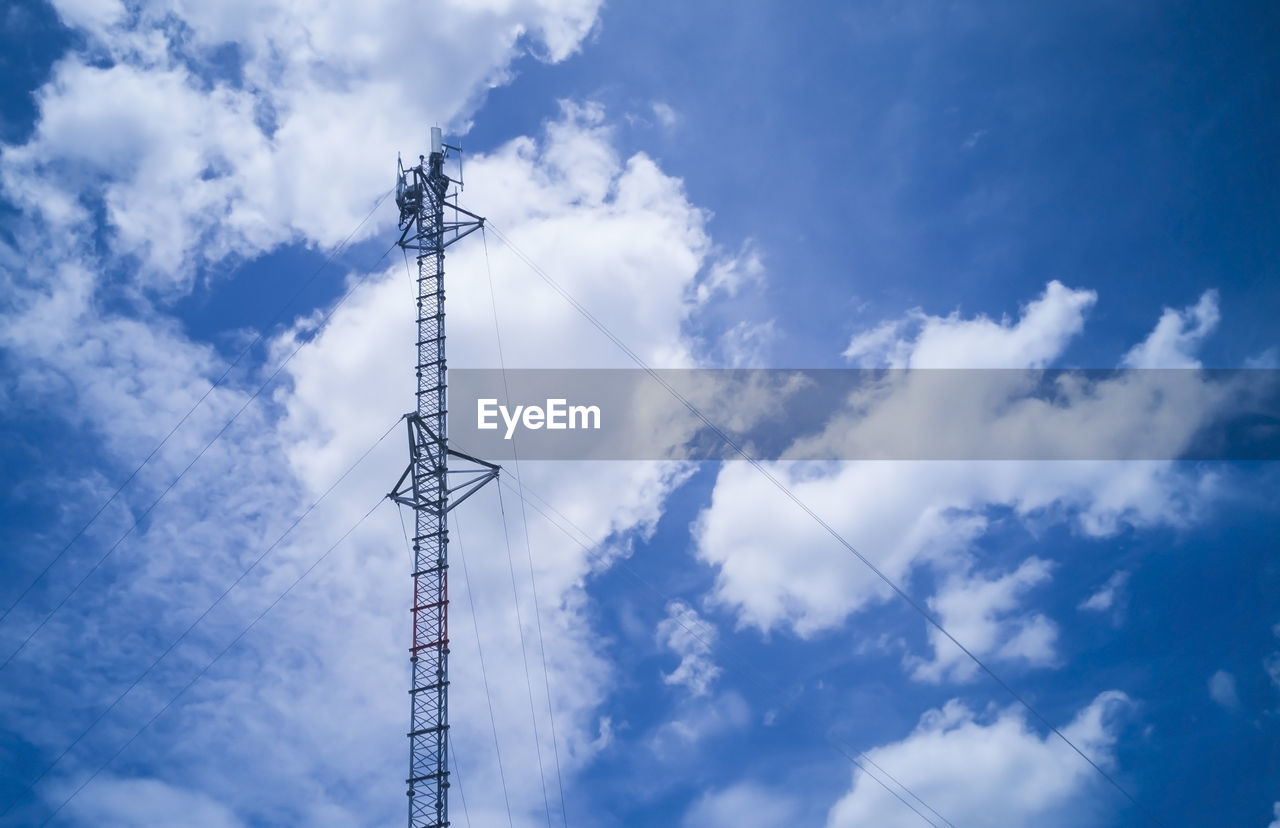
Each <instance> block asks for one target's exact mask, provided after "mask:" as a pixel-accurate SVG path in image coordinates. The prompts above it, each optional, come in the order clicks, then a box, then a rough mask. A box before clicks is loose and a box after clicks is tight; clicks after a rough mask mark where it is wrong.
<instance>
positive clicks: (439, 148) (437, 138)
mask: <svg viewBox="0 0 1280 828" xmlns="http://www.w3.org/2000/svg"><path fill="white" fill-rule="evenodd" d="M431 152H432V153H438V152H444V136H443V135H442V134H441V133H440V127H432V128H431Z"/></svg>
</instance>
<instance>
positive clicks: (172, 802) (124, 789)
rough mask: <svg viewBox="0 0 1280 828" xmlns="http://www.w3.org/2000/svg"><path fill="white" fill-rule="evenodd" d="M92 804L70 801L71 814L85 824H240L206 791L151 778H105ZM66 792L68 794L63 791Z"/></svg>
mask: <svg viewBox="0 0 1280 828" xmlns="http://www.w3.org/2000/svg"><path fill="white" fill-rule="evenodd" d="M97 785H98V790H97V792H96V795H95V797H94V800H93V803H92V805H90V804H89V802H88V801H86V800H73V802H72V804H71V805H70V806H69V807H68V810H69V811H70V815H71V816H73V817H76V818H78V819H79V820H80V821H82V822H83V823H84V824H86V825H92V824H104V823H105V824H109V825H118V826H120V828H148V827H149V826H152V825H187V826H191V828H238V826H240V825H243V824H244V823H243V822H241V821H240V820H239V819H237V818H236V816H235V814H234V813H232V811H231V809H229V808H227V807H225V806H224V805H222V804H220V803H219V802H217V801H216V800H215V799H213V798H212V797H210V796H207V795H205V794H202V793H199V792H196V791H191V790H184V789H182V788H178V787H175V786H173V785H167V784H165V783H163V782H159V781H157V780H154V779H122V778H119V777H104V778H103V779H102V780H101V781H99V782H98V783H97ZM66 793H69V791H68V792H66Z"/></svg>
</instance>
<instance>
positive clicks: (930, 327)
mask: <svg viewBox="0 0 1280 828" xmlns="http://www.w3.org/2000/svg"><path fill="white" fill-rule="evenodd" d="M1097 299H1098V295H1097V294H1096V293H1095V292H1094V291H1091V290H1073V289H1071V288H1068V287H1066V286H1065V285H1063V284H1062V283H1061V282H1058V281H1052V282H1049V284H1048V285H1047V286H1046V287H1045V290H1044V293H1043V294H1042V295H1041V296H1040V297H1039V298H1037V299H1035V300H1034V301H1032V302H1030V303H1028V304H1027V305H1026V306H1025V307H1024V308H1023V309H1022V315H1021V317H1020V318H1019V319H1018V320H1017V321H1016V322H1014V321H1011V320H1010V319H1008V318H1003V319H1001V320H1000V321H999V322H996V321H994V320H992V319H990V318H988V317H986V316H981V315H979V316H976V317H974V318H972V319H965V318H962V317H961V316H960V313H959V312H958V311H956V312H954V313H952V314H950V315H949V316H945V317H943V316H931V315H929V314H926V313H924V312H923V311H920V310H915V311H912V312H911V313H909V314H907V316H906V317H905V318H904V319H901V320H897V321H892V322H886V323H884V324H882V325H879V326H877V327H876V328H873V329H872V330H870V331H867V332H865V333H861V334H857V335H855V336H854V337H853V339H852V340H851V341H850V342H849V347H847V348H846V349H845V351H844V357H845V359H847V360H849V361H850V362H852V363H854V364H855V365H859V366H863V367H879V366H882V365H887V366H889V367H891V368H1040V367H1043V366H1045V365H1048V364H1049V363H1050V362H1051V361H1052V360H1053V359H1054V358H1056V357H1058V356H1059V355H1060V354H1061V353H1062V351H1063V349H1064V348H1065V347H1066V345H1067V343H1068V342H1069V341H1070V340H1071V338H1072V337H1074V336H1076V335H1077V334H1079V333H1080V331H1081V330H1083V329H1084V318H1085V314H1086V313H1087V312H1088V311H1089V309H1090V308H1092V307H1093V305H1094V303H1095V302H1096V301H1097Z"/></svg>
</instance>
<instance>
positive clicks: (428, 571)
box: [390, 129, 498, 828]
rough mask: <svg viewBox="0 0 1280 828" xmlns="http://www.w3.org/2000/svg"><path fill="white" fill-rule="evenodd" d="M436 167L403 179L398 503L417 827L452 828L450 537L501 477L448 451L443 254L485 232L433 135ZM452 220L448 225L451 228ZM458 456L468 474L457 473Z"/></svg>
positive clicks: (399, 192)
mask: <svg viewBox="0 0 1280 828" xmlns="http://www.w3.org/2000/svg"><path fill="white" fill-rule="evenodd" d="M431 139H432V140H431V143H432V147H431V149H432V151H431V155H430V157H429V158H426V159H423V158H422V156H419V163H418V165H417V166H416V167H412V168H410V169H407V170H406V169H405V168H404V167H403V165H401V166H400V167H399V170H398V180H397V182H396V203H397V204H398V205H399V207H400V228H401V230H402V232H401V234H400V240H399V244H400V246H401V248H403V249H404V250H405V251H406V252H407V251H410V250H412V251H414V252H415V255H416V258H417V262H418V276H417V280H418V295H417V310H418V343H417V345H418V363H417V380H418V382H417V408H416V410H415V411H414V412H413V413H412V414H409V415H408V416H407V418H406V419H407V421H408V433H409V465H408V468H406V469H405V472H404V474H402V475H401V476H400V480H399V481H398V482H397V483H396V485H395V488H394V489H393V490H392V492H391V494H390V497H391V499H393V500H395V501H396V502H397V503H400V504H403V505H405V506H408V507H410V508H412V509H413V511H414V515H415V520H414V534H413V606H412V613H413V644H412V646H411V648H410V650H409V662H410V665H411V667H412V673H413V677H412V684H411V686H410V688H409V699H410V725H409V734H408V735H409V776H408V779H407V780H406V781H407V783H408V794H409V825H410V828H416V827H417V826H431V827H432V828H441V827H442V826H445V825H448V824H449V797H448V792H449V614H448V609H449V562H448V542H449V533H448V528H447V526H446V523H445V520H446V517H447V515H448V512H449V510H450V509H451V508H453V506H456V505H457V504H458V503H461V502H462V501H463V500H465V499H466V498H467V497H468V496H470V495H471V493H473V492H474V491H476V490H477V489H479V488H480V487H481V486H483V485H484V484H485V483H487V482H489V481H490V480H493V479H494V478H495V477H497V475H498V467H497V466H495V465H493V464H491V463H485V462H483V461H481V460H477V459H475V458H473V457H468V456H467V455H464V454H462V453H460V452H454V451H451V450H450V449H449V446H448V437H447V431H446V423H445V414H446V411H447V373H446V369H445V326H444V251H445V248H446V247H448V246H449V245H450V244H452V243H453V242H455V241H457V240H458V239H461V238H462V237H463V236H466V235H468V234H470V233H472V232H474V231H475V230H477V229H479V228H480V227H481V226H483V224H484V219H482V218H480V217H479V216H477V215H475V214H473V213H470V212H467V211H466V210H463V209H462V208H461V207H458V206H457V204H456V203H455V201H451V200H450V199H451V198H453V199H455V200H456V197H455V195H454V194H452V193H451V192H450V185H451V184H452V183H453V182H452V180H451V179H450V178H449V177H448V176H446V175H445V173H444V158H445V153H446V151H447V150H449V149H454V148H452V147H447V146H445V145H444V144H443V143H442V142H441V140H440V131H439V130H438V129H432V131H431ZM446 211H447V212H448V213H449V214H450V219H451V220H450V221H445V214H446ZM451 457H454V458H458V459H460V460H463V461H466V463H465V465H466V467H465V468H462V469H458V470H452V471H451V470H450V469H449V459H450V458H451Z"/></svg>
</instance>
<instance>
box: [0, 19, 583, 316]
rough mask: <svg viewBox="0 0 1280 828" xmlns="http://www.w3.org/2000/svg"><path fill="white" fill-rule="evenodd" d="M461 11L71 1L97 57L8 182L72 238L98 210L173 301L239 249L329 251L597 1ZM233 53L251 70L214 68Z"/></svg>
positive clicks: (81, 60) (43, 110) (77, 57)
mask: <svg viewBox="0 0 1280 828" xmlns="http://www.w3.org/2000/svg"><path fill="white" fill-rule="evenodd" d="M450 5H451V6H452V8H451V9H450V12H449V14H447V15H430V16H424V15H421V14H418V13H417V12H418V11H419V9H418V7H417V6H416V5H415V4H413V3H412V2H409V1H408V0H379V2H374V3H364V4H362V5H361V6H360V8H359V9H358V10H357V9H356V8H355V7H341V6H336V7H335V6H333V5H328V4H323V3H318V2H314V0H277V2H269V3H240V2H237V3H222V4H210V3H195V2H187V0H156V2H150V3H142V4H139V5H137V6H136V7H133V8H131V9H130V13H129V14H128V15H126V14H124V13H123V9H122V8H121V7H120V5H119V4H116V3H106V2H103V3H89V2H83V0H76V2H60V3H55V6H56V7H57V9H58V11H59V13H60V15H61V16H62V18H63V20H64V21H65V22H66V23H68V24H69V25H71V26H73V27H76V28H79V29H81V30H82V31H83V32H84V33H85V34H86V35H87V46H86V52H85V53H84V54H78V53H77V54H72V55H69V56H67V57H65V58H63V59H62V60H61V61H59V62H58V63H57V64H56V65H55V67H54V70H53V77H52V79H51V80H50V82H49V83H48V84H46V85H45V86H44V87H43V88H42V89H41V90H40V91H39V93H38V95H37V100H38V102H39V107H40V115H39V118H38V120H37V122H36V125H35V131H34V134H33V135H32V136H31V138H30V139H29V140H28V141H27V142H26V143H25V144H23V145H21V146H16V147H6V148H4V150H3V160H2V161H0V184H2V185H3V188H4V190H5V193H6V194H7V195H8V197H9V198H11V199H13V200H14V201H15V202H16V203H17V204H18V205H19V206H21V207H22V208H23V209H24V210H26V211H27V212H28V214H29V215H31V216H33V217H34V216H35V215H39V216H41V217H42V218H43V219H44V220H46V221H49V222H52V223H53V224H54V225H55V227H56V229H57V230H58V231H61V232H67V231H69V230H71V229H74V228H75V227H76V226H78V225H83V223H84V222H86V221H87V220H89V219H90V217H91V215H92V213H91V212H90V211H89V208H91V207H92V206H93V205H98V204H100V205H101V206H102V207H103V208H104V210H105V215H106V228H105V229H106V230H107V231H108V232H109V235H110V242H111V249H112V251H113V252H114V253H115V254H118V255H124V254H131V255H135V256H137V257H138V259H139V261H140V263H141V264H142V265H143V266H142V268H140V269H139V272H138V278H139V280H140V282H141V283H142V284H143V285H145V286H147V287H149V288H152V289H155V290H158V291H161V292H162V293H163V294H171V293H173V292H175V291H176V292H182V291H185V290H186V289H187V288H189V286H190V284H191V281H192V279H193V278H194V275H195V273H196V272H197V270H198V269H199V268H200V267H201V266H202V265H204V264H207V263H209V262H214V261H218V260H220V259H222V258H224V257H227V256H229V255H238V256H253V255H256V254H258V253H261V252H263V251H265V250H268V249H270V248H272V247H274V246H275V245H278V244H281V243H284V242H290V241H302V242H306V243H314V244H318V245H321V246H326V247H327V246H331V245H333V244H335V243H336V242H338V241H339V240H340V239H341V238H342V237H343V236H345V235H346V233H347V232H348V231H349V230H350V229H351V228H352V227H353V226H354V225H355V224H356V223H357V221H358V220H359V219H360V218H361V217H362V216H363V215H364V214H365V213H366V212H367V211H368V210H369V208H370V206H371V205H372V204H373V202H374V200H375V199H376V198H377V197H378V196H379V195H380V194H382V193H384V192H385V191H386V190H387V189H388V188H389V187H390V186H391V181H390V178H391V172H392V166H391V162H392V159H393V158H394V156H395V154H396V152H397V151H403V152H404V153H406V155H408V156H409V157H410V158H412V156H413V154H415V153H417V152H419V151H421V148H422V147H423V145H424V142H425V140H426V129H427V126H428V125H429V124H431V123H443V124H446V125H449V126H453V127H455V128H465V126H466V124H467V118H468V117H469V115H470V113H471V111H472V110H474V108H475V107H476V105H477V103H478V102H479V100H480V98H481V95H482V94H483V92H484V91H485V90H486V89H487V88H489V87H490V86H492V85H494V84H496V83H498V82H500V81H501V80H502V79H503V78H504V77H505V74H506V72H507V71H508V70H507V66H508V64H509V63H510V61H511V60H513V59H514V58H515V57H517V56H518V55H519V54H520V53H521V52H522V51H524V50H525V49H526V48H528V49H532V50H533V51H537V52H539V53H540V54H541V56H542V57H543V58H544V59H546V60H551V61H557V60H562V59H564V58H565V57H567V56H569V55H570V54H572V53H573V52H574V51H575V50H576V49H577V48H578V46H579V44H580V43H581V42H582V40H583V38H585V37H586V36H587V34H588V33H589V32H590V30H591V28H592V26H593V25H594V24H595V16H596V11H597V9H598V6H599V3H598V0H512V1H511V2H502V3H497V4H482V5H477V4H465V3H451V4H450ZM232 44H233V45H234V51H232V52H228V51H227V50H226V47H227V46H228V45H232ZM228 54H230V55H233V56H234V57H233V61H234V62H235V66H234V69H233V70H231V71H230V72H229V73H228V72H227V71H225V70H219V69H215V68H214V66H215V64H216V63H218V61H223V62H225V61H226V59H227V55H228ZM215 56H217V59H215ZM103 58H107V59H105V60H104V59H103ZM406 61H413V62H416V63H417V65H416V69H417V71H405V67H406ZM433 62H438V65H439V66H440V67H447V77H448V82H444V83H432V82H423V80H422V79H423V78H432V77H441V76H444V75H445V74H446V73H441V72H436V71H434V69H433V66H432V63H433ZM228 74H229V75H230V76H229V77H228V76H227V75H228ZM335 113H341V116H340V117H335ZM87 136H92V138H91V139H88V138H87ZM377 229H378V226H377V224H376V223H374V224H373V225H371V226H368V227H367V228H366V229H365V231H364V234H365V235H370V234H372V233H374V232H376V231H377ZM383 229H385V225H384V226H383Z"/></svg>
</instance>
